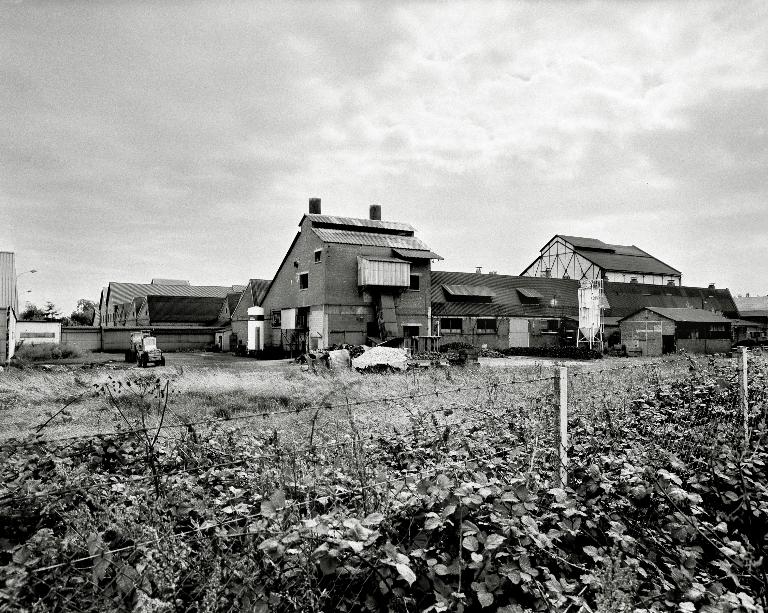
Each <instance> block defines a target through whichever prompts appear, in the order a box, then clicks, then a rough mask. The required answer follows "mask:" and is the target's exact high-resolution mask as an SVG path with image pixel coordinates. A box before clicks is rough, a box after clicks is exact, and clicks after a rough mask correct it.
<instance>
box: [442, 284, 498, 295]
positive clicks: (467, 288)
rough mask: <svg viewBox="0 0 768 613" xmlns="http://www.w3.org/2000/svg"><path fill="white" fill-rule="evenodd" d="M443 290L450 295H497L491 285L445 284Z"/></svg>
mask: <svg viewBox="0 0 768 613" xmlns="http://www.w3.org/2000/svg"><path fill="white" fill-rule="evenodd" d="M443 290H444V291H445V293H446V294H448V295H449V296H460V297H461V296H466V297H468V298H493V297H494V296H495V295H496V292H494V291H493V290H492V289H491V288H490V287H485V286H483V285H443Z"/></svg>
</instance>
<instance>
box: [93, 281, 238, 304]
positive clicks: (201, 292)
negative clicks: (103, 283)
mask: <svg viewBox="0 0 768 613" xmlns="http://www.w3.org/2000/svg"><path fill="white" fill-rule="evenodd" d="M243 289H244V287H243V286H242V285H239V286H238V285H234V286H233V285H227V286H221V285H153V284H151V283H119V282H115V281H112V282H110V284H109V286H108V287H107V300H108V301H109V303H111V304H115V303H117V302H128V301H130V300H133V299H134V298H137V297H138V296H192V297H197V298H225V297H226V295H227V294H229V293H231V292H233V291H238V290H239V291H242V290H243Z"/></svg>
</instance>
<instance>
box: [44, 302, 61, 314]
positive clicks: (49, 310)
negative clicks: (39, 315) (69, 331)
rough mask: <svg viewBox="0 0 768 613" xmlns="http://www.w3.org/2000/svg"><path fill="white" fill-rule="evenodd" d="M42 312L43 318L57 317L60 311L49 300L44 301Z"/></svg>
mask: <svg viewBox="0 0 768 613" xmlns="http://www.w3.org/2000/svg"><path fill="white" fill-rule="evenodd" d="M43 313H44V315H43V316H44V318H45V319H58V318H59V317H61V311H59V309H58V307H57V306H56V305H55V304H53V302H51V301H50V300H48V301H47V302H46V303H45V306H44V307H43Z"/></svg>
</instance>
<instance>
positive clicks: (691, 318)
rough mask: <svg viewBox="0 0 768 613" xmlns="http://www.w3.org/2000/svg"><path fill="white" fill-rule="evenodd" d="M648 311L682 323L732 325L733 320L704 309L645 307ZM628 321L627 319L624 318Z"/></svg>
mask: <svg viewBox="0 0 768 613" xmlns="http://www.w3.org/2000/svg"><path fill="white" fill-rule="evenodd" d="M645 309H646V310H648V311H651V312H652V313H656V314H657V315H661V316H662V317H666V318H667V319H671V320H672V321H678V322H681V323H704V324H720V323H731V320H730V319H728V318H727V317H723V316H722V315H718V314H717V313H713V312H712V311H705V310H703V309H678V308H664V307H645ZM624 319H626V317H625V318H624Z"/></svg>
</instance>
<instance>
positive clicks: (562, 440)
mask: <svg viewBox="0 0 768 613" xmlns="http://www.w3.org/2000/svg"><path fill="white" fill-rule="evenodd" d="M555 397H556V398H557V399H558V401H559V409H560V410H559V413H558V426H559V427H558V437H557V441H558V445H557V457H558V465H559V470H558V476H559V481H560V487H565V486H567V485H568V368H567V367H566V366H559V367H558V372H557V375H556V376H555Z"/></svg>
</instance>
